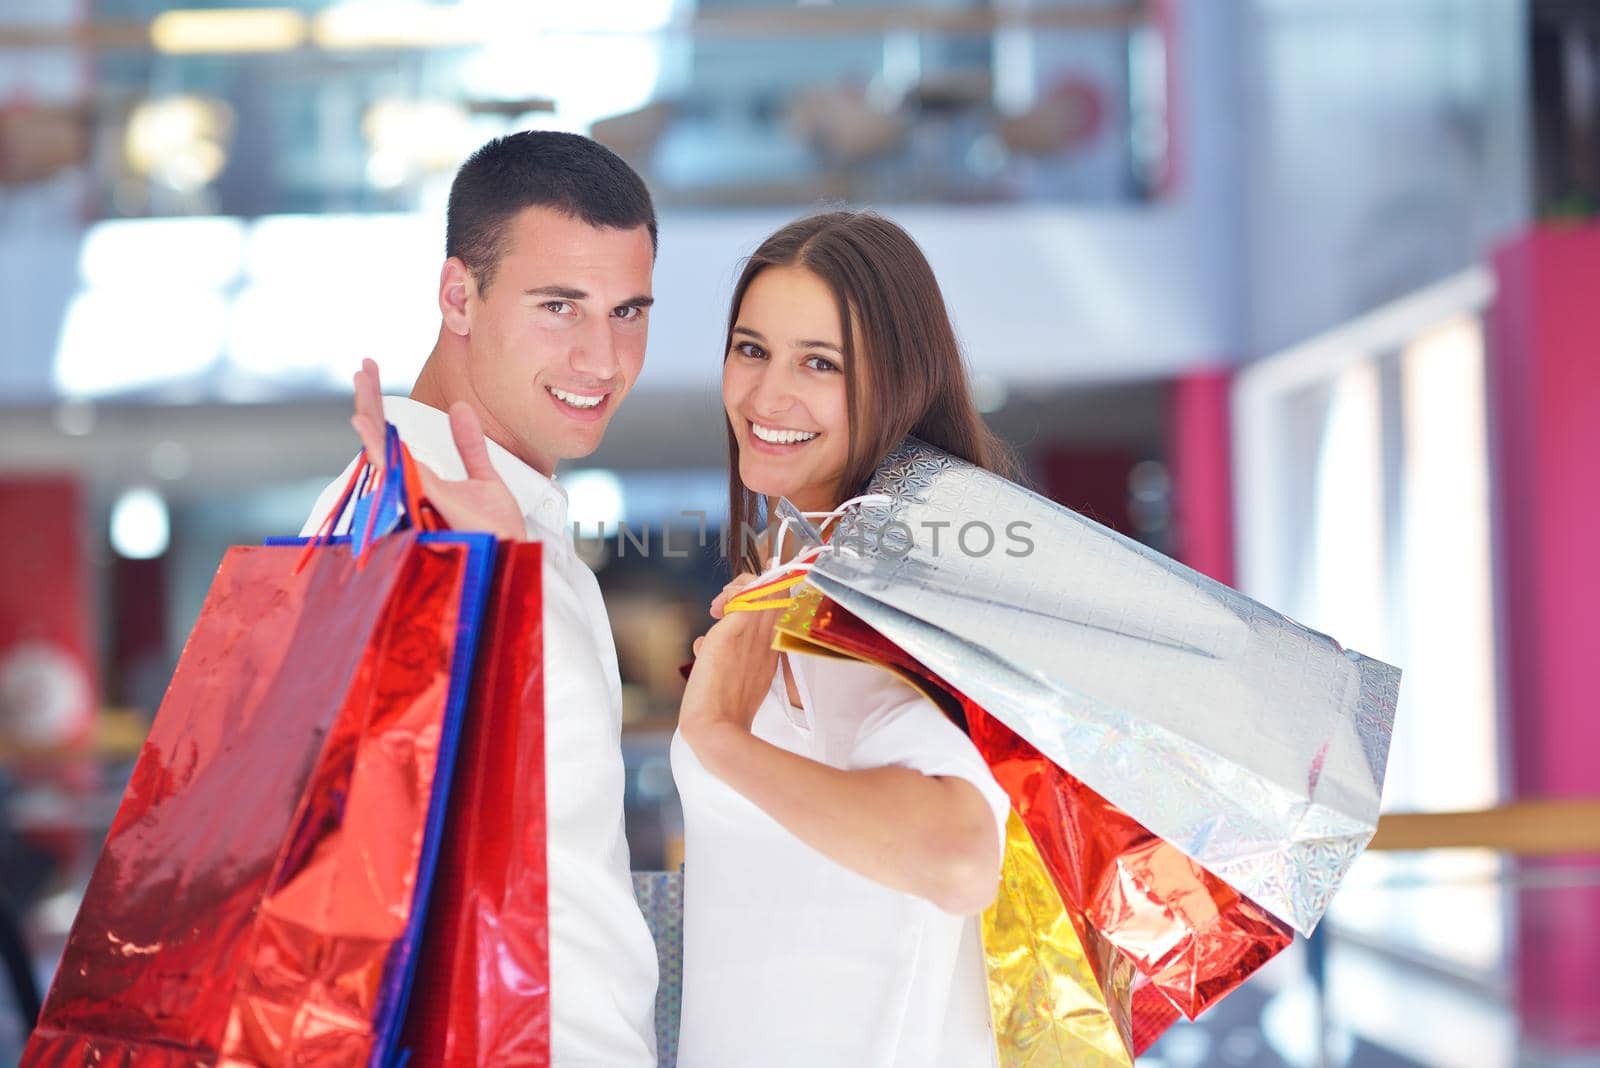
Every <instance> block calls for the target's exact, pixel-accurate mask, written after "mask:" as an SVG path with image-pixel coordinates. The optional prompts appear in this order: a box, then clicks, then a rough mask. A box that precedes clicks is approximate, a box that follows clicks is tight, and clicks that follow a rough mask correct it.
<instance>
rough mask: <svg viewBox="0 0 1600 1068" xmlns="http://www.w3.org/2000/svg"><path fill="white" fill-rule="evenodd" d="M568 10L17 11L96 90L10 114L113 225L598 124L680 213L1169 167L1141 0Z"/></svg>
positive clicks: (1092, 190)
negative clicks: (31, 18) (92, 195)
mask: <svg viewBox="0 0 1600 1068" xmlns="http://www.w3.org/2000/svg"><path fill="white" fill-rule="evenodd" d="M556 6H557V5H523V6H522V7H525V9H526V10H525V11H522V10H520V9H519V7H518V5H506V6H505V7H504V8H502V9H500V10H498V11H496V13H495V15H494V16H493V17H483V16H482V15H481V14H480V13H479V12H481V10H482V8H481V6H479V7H468V6H466V5H460V6H458V5H436V4H412V3H394V4H370V3H369V4H359V3H340V4H334V5H331V6H328V7H326V8H324V9H321V10H317V11H310V12H305V11H301V10H297V9H294V8H287V7H285V8H248V9H238V8H235V9H228V8H219V9H197V10H187V11H185V10H169V11H163V12H161V13H160V14H156V13H155V11H154V10H152V11H151V12H150V14H151V15H152V16H153V17H151V18H149V19H147V20H141V19H127V20H123V21H90V22H84V23H80V24H75V25H62V26H54V27H42V26H36V25H19V24H15V23H11V24H5V23H0V59H3V58H4V57H5V56H6V55H7V54H8V53H12V52H15V53H18V54H20V53H22V52H24V51H26V52H27V53H28V54H29V55H30V56H34V57H38V56H45V55H49V54H51V53H57V54H61V55H73V56H81V57H83V58H84V59H85V60H86V61H87V63H88V65H89V67H90V69H91V70H92V76H91V77H90V78H89V79H88V84H90V85H92V86H93V87H94V88H93V90H92V93H90V92H87V91H86V94H87V95H86V98H85V99H84V100H82V101H79V102H76V103H73V104H70V105H61V106H57V107H54V108H52V109H49V110H48V113H46V111H45V110H43V109H36V110H35V112H34V113H33V114H32V116H31V118H24V117H19V115H18V114H11V115H9V116H8V117H7V118H5V120H4V121H0V148H3V147H5V142H7V141H9V142H11V143H12V144H13V148H12V150H11V151H10V152H9V153H8V152H0V156H6V157H7V158H17V156H18V151H19V150H18V149H17V148H16V147H15V146H18V145H20V146H21V149H20V151H21V152H22V154H24V155H25V154H26V153H27V152H28V151H30V150H31V151H34V152H40V153H42V152H44V151H45V149H46V148H47V147H52V146H53V148H52V151H51V152H50V154H49V157H48V164H49V165H51V166H61V165H63V163H62V159H61V157H62V154H63V148H62V146H63V144H64V143H65V144H67V145H68V146H69V147H70V148H71V149H72V151H74V152H76V153H77V154H78V155H80V156H81V157H82V159H83V160H84V161H87V162H90V163H92V165H93V169H94V172H95V173H96V175H97V176H98V178H99V181H98V183H97V186H98V195H97V197H96V210H97V212H98V213H99V214H100V215H102V216H104V217H118V216H139V215H184V214H223V215H245V216H252V215H262V214H272V213H280V212H322V211H405V210H414V209H417V208H419V207H422V206H425V205H431V204H432V203H433V202H434V201H435V200H437V199H438V198H439V197H440V196H441V195H442V190H443V187H444V186H445V185H447V183H448V180H449V177H450V175H451V174H452V173H453V171H454V169H455V167H456V165H457V164H458V163H459V162H460V160H461V159H462V158H463V157H464V156H465V154H466V153H467V152H469V151H470V150H471V149H472V148H474V147H475V146H476V145H478V144H480V143H482V142H483V141H484V140H486V139H488V138H489V137H491V136H494V135H496V134H500V133H504V132H508V131H510V130H515V129H521V128H526V127H530V126H542V127H550V128H562V129H574V130H580V131H583V132H589V133H592V135H593V136H595V137H596V138H597V139H599V140H601V141H603V142H605V143H607V144H608V145H610V146H611V147H613V148H614V149H616V150H617V151H618V152H619V153H620V154H621V155H623V156H624V157H625V158H627V159H628V160H629V161H630V162H631V163H633V164H634V165H635V166H636V167H637V168H638V169H639V170H640V171H641V173H643V174H644V175H645V176H646V178H647V180H648V181H649V182H650V184H651V186H652V189H653V190H654V191H655V193H656V195H657V198H658V200H659V202H661V203H662V204H663V205H665V206H673V205H678V206H695V207H707V208H715V207H727V206H737V205H760V204H775V205H778V204H781V205H786V206H792V205H797V204H810V203H813V202H815V201H817V200H819V199H843V200H854V201H873V202H876V203H908V202H952V201H957V202H990V203H992V202H1015V201H1022V202H1038V201H1046V202H1049V201H1060V202H1070V203H1104V202H1136V201H1139V200H1142V199H1146V198H1148V197H1150V196H1152V195H1154V193H1155V191H1156V190H1157V188H1158V187H1159V185H1160V183H1161V181H1162V176H1163V175H1164V173H1165V170H1166V145H1167V137H1166V99H1167V85H1166V58H1165V50H1164V45H1163V39H1162V35H1161V33H1160V28H1159V24H1158V22H1157V21H1156V20H1155V19H1154V18H1153V17H1152V15H1151V14H1150V12H1149V11H1148V10H1147V8H1146V6H1145V4H1144V3H1142V2H1137V0H1134V2H1124V3H1105V4H1102V5H1096V6H1085V5H1074V4H1059V5H1054V4H1052V5H1028V6H1015V7H1013V6H1001V7H995V8H953V9H943V10H941V9H939V8H930V7H926V6H920V5H918V6H910V5H908V6H861V7H856V6H834V5H827V6H799V7H783V8H738V7H735V8H731V9H725V10H718V11H708V12H703V13H696V14H694V15H692V16H691V17H686V18H684V17H679V18H673V17H670V13H671V11H672V9H673V7H674V5H672V4H670V3H662V4H649V3H642V4H634V5H628V7H629V8H630V11H631V13H621V14H617V13H610V14H609V15H607V14H603V12H607V11H609V5H597V6H596V8H595V11H594V13H585V12H584V11H583V10H581V5H570V7H571V8H572V10H570V11H565V12H561V13H559V14H557V13H553V12H551V11H550V10H548V9H550V8H554V7H556ZM130 7H131V8H132V10H135V11H139V10H142V8H141V7H140V6H139V5H138V4H134V5H126V4H125V5H123V9H124V10H128V9H129V8H130ZM540 9H545V10H540ZM650 9H655V10H656V11H657V16H655V17H653V16H652V15H651V14H650ZM157 10H159V9H157ZM0 18H3V16H0ZM75 124H76V127H77V128H78V130H79V135H78V136H76V137H67V138H65V139H64V138H63V136H62V134H63V130H66V131H67V132H70V131H71V129H72V128H73V127H74V125H75ZM47 135H49V138H50V141H49V144H47V142H46V138H47ZM30 145H32V146H34V147H33V148H32V149H30V148H29V146H30ZM70 155H71V153H68V156H69V158H70ZM36 169H37V168H27V167H25V166H23V165H20V164H19V165H18V173H30V174H31V173H33V172H34V171H35V170H36ZM0 180H3V179H0Z"/></svg>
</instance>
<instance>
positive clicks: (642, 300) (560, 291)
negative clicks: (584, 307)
mask: <svg viewBox="0 0 1600 1068" xmlns="http://www.w3.org/2000/svg"><path fill="white" fill-rule="evenodd" d="M522 293H523V296H527V297H554V298H555V299H557V300H588V299H589V294H588V292H587V291H586V290H582V289H573V288H572V287H571V286H535V287H534V288H532V289H525V290H523V291H522ZM655 302H656V298H654V297H651V296H646V295H645V294H643V293H641V294H639V295H638V296H636V297H629V298H628V299H627V300H624V301H622V302H620V303H619V304H618V305H617V307H619V308H648V307H650V305H652V304H654V303H655Z"/></svg>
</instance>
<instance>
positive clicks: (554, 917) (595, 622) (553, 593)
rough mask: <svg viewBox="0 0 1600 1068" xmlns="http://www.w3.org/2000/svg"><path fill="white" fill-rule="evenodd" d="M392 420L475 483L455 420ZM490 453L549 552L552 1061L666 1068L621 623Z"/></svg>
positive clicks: (528, 493)
mask: <svg viewBox="0 0 1600 1068" xmlns="http://www.w3.org/2000/svg"><path fill="white" fill-rule="evenodd" d="M383 410H384V415H385V416H386V417H387V419H388V421H389V422H391V423H393V424H394V425H395V427H396V428H397V429H398V430H399V432H400V438H401V440H403V441H404V442H405V443H406V445H407V446H409V447H410V449H411V453H412V455H413V456H415V457H416V459H417V460H419V461H420V462H422V463H424V464H427V465H428V466H429V467H430V468H432V469H433V470H434V471H435V472H436V473H438V474H439V476H440V477H442V478H447V479H461V478H465V477H466V471H465V468H464V467H463V466H462V463H461V458H460V456H459V455H458V454H457V452H456V448H455V442H454V440H453V439H452V438H451V435H450V423H449V417H448V416H447V415H446V414H445V413H444V412H442V411H439V410H438V409H437V408H432V407H429V406H428V405H425V404H421V403H419V402H417V401H414V400H410V399H408V398H404V397H385V398H384V401H383ZM488 445H489V459H490V461H491V462H492V463H493V464H494V468H495V470H496V471H497V472H498V473H499V475H500V477H501V478H502V479H504V480H505V483H506V485H507V486H508V487H509V488H510V490H511V493H512V495H513V496H514V497H515V498H516V501H517V504H518V506H519V507H520V508H521V509H522V516H523V520H524V521H525V522H526V524H527V528H528V536H529V537H530V538H532V539H534V540H537V541H538V542H539V543H540V544H541V545H543V547H544V554H543V555H544V566H543V579H544V590H543V599H544V680H545V698H544V707H545V794H546V805H547V809H548V813H547V819H548V825H549V849H548V856H549V865H550V872H549V882H550V1001H551V1014H550V1015H551V1053H552V1061H553V1063H554V1064H555V1065H556V1066H557V1068H580V1066H581V1068H588V1066H591V1065H592V1066H597V1068H598V1066H603V1068H631V1066H635V1065H651V1066H653V1065H654V1064H655V1063H656V1057H655V1024H654V1016H655V995H656V982H657V968H656V952H655V945H654V943H653V942H652V941H651V938H650V931H649V929H648V928H647V927H646V926H645V922H644V917H643V916H642V915H641V914H640V912H639V907H638V904H637V903H636V901H635V899H634V896H633V883H632V877H631V875H630V874H629V867H628V842H627V838H626V837H625V835H624V832H623V818H622V794H623V786H624V771H623V766H622V693H621V680H620V678H619V677H618V674H617V653H616V646H615V645H614V644H613V642H612V638H611V626H610V621H609V619H608V618H607V616H606V608H605V603H604V601H603V600H602V599H601V597H600V586H599V583H597V582H596V581H595V577H594V573H593V572H591V571H590V570H589V568H588V567H587V566H586V565H585V564H584V563H583V561H581V560H580V559H578V556H577V552H576V549H575V547H574V545H573V539H572V530H571V528H570V526H569V525H568V523H567V497H566V493H565V491H563V490H562V489H561V487H560V486H558V485H556V483H555V482H554V481H553V480H552V479H550V478H547V477H545V476H544V475H542V474H540V473H539V472H538V471H535V470H534V469H533V468H531V467H529V466H528V465H527V464H525V463H523V462H522V461H521V460H519V459H517V458H516V457H515V456H513V455H512V454H511V453H510V452H508V451H506V450H505V449H503V448H501V447H500V446H499V445H497V444H495V443H494V442H492V441H491V442H489V443H488ZM356 462H359V461H356ZM354 466H355V462H352V464H351V468H350V469H347V470H346V471H345V473H344V474H343V475H341V476H340V477H339V478H338V479H337V480H336V481H335V482H334V483H333V484H331V485H330V486H329V487H328V488H327V489H326V490H324V491H323V493H322V496H321V497H320V498H319V499H318V501H317V504H316V507H315V508H314V509H313V511H312V514H311V518H310V519H309V520H308V522H307V524H306V530H305V531H304V532H303V533H305V534H311V533H314V532H315V530H316V528H317V527H318V526H320V525H321V523H322V521H323V519H324V518H325V517H326V515H327V513H328V511H329V510H330V509H331V508H332V507H333V506H334V505H335V504H336V503H337V502H338V499H339V494H340V492H341V491H342V490H343V489H344V485H345V483H346V481H347V480H348V479H349V477H350V471H351V470H352V469H353V468H354ZM418 981H419V982H426V981H427V977H426V976H419V977H418Z"/></svg>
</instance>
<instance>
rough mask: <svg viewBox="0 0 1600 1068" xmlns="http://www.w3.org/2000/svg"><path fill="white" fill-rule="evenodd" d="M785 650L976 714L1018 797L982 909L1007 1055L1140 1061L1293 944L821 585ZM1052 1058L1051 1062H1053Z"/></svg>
mask: <svg viewBox="0 0 1600 1068" xmlns="http://www.w3.org/2000/svg"><path fill="white" fill-rule="evenodd" d="M777 629H778V632H779V638H778V644H779V647H780V648H783V649H786V650H788V651H791V652H808V653H814V654H816V653H820V654H822V655H844V656H849V657H853V658H855V659H859V660H864V661H867V662H871V663H876V664H879V665H881V666H883V667H885V668H888V669H890V670H893V671H895V672H897V673H898V674H900V675H901V676H902V677H904V678H906V679H907V680H908V681H909V682H911V683H912V685H914V686H916V687H917V688H918V689H920V690H921V691H922V692H923V693H924V694H926V695H927V696H928V697H929V698H930V699H931V700H933V701H934V702H935V703H936V704H938V705H940V706H941V707H942V708H944V709H945V711H946V712H947V714H949V715H950V716H951V717H952V718H953V719H955V720H956V721H957V722H958V723H960V724H961V725H963V726H964V727H965V729H966V730H967V732H968V734H969V736H970V737H971V738H972V740H973V742H974V744H975V745H976V746H977V748H978V750H979V752H980V753H981V754H982V755H983V757H984V760H985V762H986V763H987V764H988V765H989V767H990V770H991V771H992V772H993V773H994V775H995V778H996V780H997V781H999V782H1000V784H1001V785H1002V786H1003V787H1004V788H1005V789H1006V791H1007V793H1008V795H1009V796H1010V798H1011V802H1012V809H1013V812H1012V817H1011V822H1012V826H1011V829H1010V831H1009V833H1008V836H1007V850H1006V855H1005V857H1004V864H1003V868H1004V870H1003V875H1002V884H1001V887H1000V890H999V893H998V896H997V898H996V902H995V904H994V905H993V906H992V907H991V908H990V910H989V911H988V913H986V915H985V925H984V944H985V951H986V954H987V956H988V964H989V991H990V1001H991V1009H992V1011H993V1014H994V1020H995V1034H996V1039H997V1043H998V1046H999V1053H1000V1061H1001V1063H1002V1065H1024V1064H1035V1063H1057V1062H1056V1061H1053V1060H1051V1057H1053V1056H1055V1053H1053V1052H1051V1051H1056V1052H1060V1051H1063V1050H1072V1051H1074V1052H1073V1053H1072V1055H1071V1056H1070V1057H1068V1058H1067V1063H1079V1062H1080V1061H1081V1062H1083V1063H1105V1064H1123V1063H1131V1060H1132V1058H1133V1057H1134V1056H1135V1055H1136V1054H1138V1053H1140V1052H1143V1050H1144V1049H1146V1048H1148V1046H1149V1045H1150V1044H1151V1043H1153V1042H1154V1041H1155V1039H1156V1038H1158V1037H1159V1036H1160V1035H1161V1033H1162V1032H1163V1031H1165V1030H1166V1028H1167V1027H1168V1026H1170V1025H1171V1024H1172V1023H1173V1022H1174V1021H1175V1020H1176V1019H1177V1018H1178V1015H1179V1013H1180V1012H1181V1013H1182V1014H1183V1015H1184V1016H1187V1017H1189V1018H1190V1019H1193V1018H1194V1017H1195V1016H1197V1015H1199V1013H1201V1012H1202V1011H1204V1010H1205V1009H1206V1008H1208V1007H1209V1006H1210V1005H1211V1004H1213V1003H1215V1002H1216V1001H1217V1000H1218V999H1220V998H1221V997H1223V996H1224V995H1226V994H1227V993H1229V992H1230V991H1232V990H1233V989H1234V988H1236V987H1237V986H1238V985H1239V984H1240V983H1242V982H1243V981H1244V980H1245V979H1246V978H1248V977H1249V976H1250V975H1251V974H1252V973H1253V972H1254V971H1255V970H1256V969H1257V968H1259V967H1260V966H1261V965H1262V964H1264V963H1266V961H1268V960H1270V959H1271V958H1272V957H1273V956H1274V955H1276V954H1277V953H1278V952H1279V951H1281V950H1282V949H1283V948H1284V947H1286V946H1287V945H1288V944H1289V942H1290V940H1291V938H1292V935H1291V933H1290V930H1289V928H1288V926H1287V925H1286V924H1284V923H1282V922H1281V921H1278V920H1276V919H1275V918H1273V917H1272V916H1270V915H1269V914H1267V913H1266V912H1265V911H1264V910H1262V909H1261V908H1260V907H1259V906H1257V905H1255V904H1254V903H1253V902H1251V901H1249V900H1248V899H1245V898H1244V897H1242V896H1241V895H1240V894H1239V893H1238V892H1237V891H1235V890H1234V889H1233V888H1232V887H1230V886H1228V885H1227V884H1226V883H1224V882H1222V881H1221V880H1220V879H1218V878H1217V877H1216V876H1214V875H1212V874H1211V873H1210V872H1207V871H1205V870H1204V869H1203V868H1201V867H1200V866H1199V865H1197V864H1195V863H1194V861H1192V860H1191V859H1190V858H1188V857H1187V856H1185V855H1184V854H1183V853H1182V852H1180V851H1179V850H1177V849H1176V848H1175V847H1173V846H1172V845H1171V844H1170V843H1167V842H1164V841H1162V840H1161V839H1159V838H1157V837H1156V836H1154V835H1153V834H1151V833H1150V832H1149V831H1148V830H1146V829H1145V828H1143V827H1141V826H1140V825H1139V824H1138V823H1137V822H1136V821H1134V820H1133V819H1132V818H1131V817H1129V816H1128V815H1127V814H1126V813H1124V812H1122V811H1120V810H1119V809H1117V808H1116V807H1115V806H1113V805H1111V804H1110V803H1108V802H1107V801H1106V800H1105V799H1104V798H1101V797H1099V796H1098V795H1097V794H1095V793H1094V792H1093V791H1092V790H1089V789H1088V788H1087V787H1086V786H1084V785H1083V784H1082V783H1081V782H1079V781H1077V780H1076V779H1075V778H1073V777H1072V776H1071V775H1069V774H1067V773H1066V772H1065V771H1063V770H1062V769H1061V768H1059V767H1057V766H1056V765H1055V764H1053V763H1051V762H1050V761H1049V760H1048V759H1047V758H1045V757H1043V756H1042V755H1041V754H1039V752H1038V751H1037V750H1035V749H1033V747H1031V746H1030V745H1028V743H1027V742H1025V741H1023V740H1022V739H1021V738H1019V737H1017V736H1016V735H1015V734H1014V733H1012V732H1011V731H1010V730H1009V729H1008V728H1006V727H1005V726H1004V725H1003V724H1001V723H1000V722H999V721H998V720H996V719H995V718H994V717H992V716H989V715H988V714H987V713H986V712H985V711H984V710H983V709H982V708H981V707H979V706H978V705H976V704H975V703H973V702H972V701H971V700H969V699H968V698H966V697H965V695H963V694H961V693H960V692H959V691H958V690H956V689H955V688H954V687H952V686H951V685H950V684H949V683H948V682H946V681H945V680H943V679H941V678H939V677H938V676H937V675H934V674H933V673H932V672H930V671H929V670H928V669H927V668H926V667H925V666H923V665H922V664H920V663H918V662H917V661H916V660H915V659H914V658H913V657H911V656H910V655H909V654H907V653H906V652H905V651H904V650H902V649H900V648H899V647H898V646H896V645H894V644H893V643H892V642H889V641H888V640H887V639H885V638H884V637H883V636H882V635H881V634H878V633H877V632H876V631H874V630H872V629H871V628H870V627H867V626H866V625H865V624H864V623H863V622H862V621H861V620H859V619H857V618H855V617H854V616H853V615H852V614H851V613H849V612H847V611H845V610H844V609H842V608H841V607H839V606H838V605H836V604H834V603H833V602H831V601H830V600H828V599H827V598H824V597H822V596H821V595H820V594H819V593H817V592H816V591H815V590H814V589H803V590H801V591H800V592H799V594H798V595H797V596H796V597H795V601H794V604H793V606H792V607H791V608H790V609H789V611H787V612H786V613H784V615H783V616H782V617H781V618H780V620H779V622H778V624H777ZM1041 1058H1042V1059H1041Z"/></svg>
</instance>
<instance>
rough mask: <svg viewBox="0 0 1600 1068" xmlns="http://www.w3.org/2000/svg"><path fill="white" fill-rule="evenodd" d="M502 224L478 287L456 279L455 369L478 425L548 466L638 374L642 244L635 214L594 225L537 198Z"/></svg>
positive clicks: (581, 438)
mask: <svg viewBox="0 0 1600 1068" xmlns="http://www.w3.org/2000/svg"><path fill="white" fill-rule="evenodd" d="M506 236H507V238H508V242H507V244H508V251H507V252H506V255H505V257H504V258H503V259H502V260H501V261H500V264H499V266H498V267H497V268H496V269H495V271H494V273H493V277H492V278H491V280H490V282H489V287H488V291H487V292H480V291H479V289H478V287H477V284H476V283H475V282H474V281H473V280H472V279H471V278H470V277H469V278H467V279H466V281H465V283H464V286H465V297H464V299H465V309H464V310H465V315H464V316H463V317H462V319H463V321H464V323H465V325H466V340H467V349H468V352H467V367H466V376H465V377H466V382H467V387H468V389H469V390H470V392H471V393H472V395H473V396H472V401H473V402H474V403H473V406H474V407H475V408H476V409H477V411H478V414H479V416H480V418H481V420H482V422H483V424H484V427H483V428H484V432H485V433H486V434H487V435H488V436H489V437H490V438H491V439H492V440H494V441H496V442H498V443H499V444H501V445H503V446H505V447H506V448H507V449H509V450H510V451H512V452H513V453H515V454H516V455H517V456H518V457H520V458H521V459H522V460H523V461H525V462H526V463H528V464H529V465H531V466H532V467H534V468H535V469H537V470H539V471H542V472H544V473H545V474H547V475H548V474H553V473H554V472H555V467H556V464H557V463H558V462H559V461H561V460H568V459H574V458H576V457H580V456H587V455H588V454H589V453H591V452H593V451H594V450H595V448H596V447H597V446H598V445H599V444H600V439H601V438H602V437H603V436H604V435H605V431H606V425H607V424H608V423H609V422H610V421H611V414H612V413H613V412H614V411H616V409H617V407H618V405H620V404H621V403H622V399H623V398H624V397H626V396H627V394H628V390H629V389H631V388H632V387H633V383H634V382H635V380H637V378H638V377H639V370H640V368H641V367H642V366H643V365H644V346H645V335H646V333H647V330H648V326H649V307H650V304H651V303H652V298H651V296H650V274H651V270H652V268H653V266H654V254H653V250H652V248H651V244H650V235H649V232H648V231H646V229H645V228H644V227H643V226H640V227H635V228H634V229H631V230H612V229H597V228H595V227H593V226H590V225H589V224H588V223H585V222H583V221H582V220H580V219H575V218H572V217H571V216H568V215H565V214H563V213H561V212H559V211H556V210H554V209H551V208H544V207H532V208H526V209H524V210H523V211H522V212H521V213H520V214H518V215H516V216H514V217H513V218H512V219H511V220H510V221H509V222H508V223H507V232H506ZM447 299H448V298H447Z"/></svg>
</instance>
